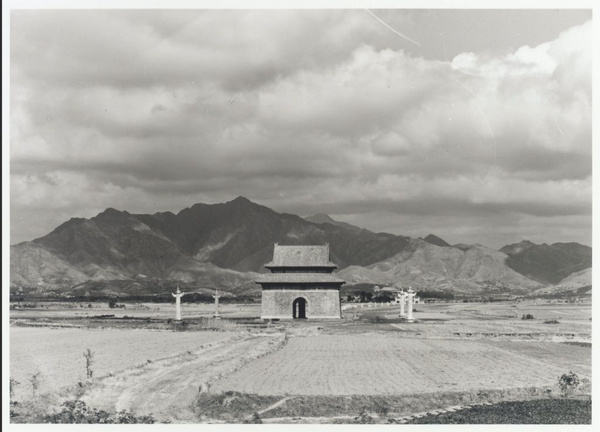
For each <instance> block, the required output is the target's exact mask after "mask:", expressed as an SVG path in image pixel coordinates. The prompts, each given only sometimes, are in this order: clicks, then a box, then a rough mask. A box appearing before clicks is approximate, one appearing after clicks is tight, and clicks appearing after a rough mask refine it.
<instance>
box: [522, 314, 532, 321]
mask: <svg viewBox="0 0 600 432" xmlns="http://www.w3.org/2000/svg"><path fill="white" fill-rule="evenodd" d="M521 319H524V320H531V319H533V315H531V314H524V315H523V317H522V318H521Z"/></svg>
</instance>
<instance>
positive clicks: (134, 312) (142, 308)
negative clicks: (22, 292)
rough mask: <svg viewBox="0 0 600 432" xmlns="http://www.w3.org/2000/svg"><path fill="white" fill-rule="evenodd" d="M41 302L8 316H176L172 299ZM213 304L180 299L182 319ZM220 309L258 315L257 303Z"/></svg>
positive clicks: (204, 313) (228, 314)
mask: <svg viewBox="0 0 600 432" xmlns="http://www.w3.org/2000/svg"><path fill="white" fill-rule="evenodd" d="M90 305H91V307H88V303H66V302H65V303H61V302H49V303H45V302H40V303H38V307H37V308H19V309H12V310H11V311H10V318H11V319H41V318H47V319H72V318H82V319H83V318H90V317H94V316H98V315H114V316H115V318H123V317H125V316H127V317H134V318H146V317H148V318H153V319H169V318H174V317H175V303H126V304H125V308H109V307H108V305H107V304H106V303H90ZM214 313H215V306H214V304H206V303H183V304H182V305H181V317H182V318H183V319H186V318H188V319H190V318H199V317H212V316H213V314H214ZM219 313H220V314H221V315H222V316H223V317H224V318H256V317H259V316H260V304H230V303H221V304H220V305H219Z"/></svg>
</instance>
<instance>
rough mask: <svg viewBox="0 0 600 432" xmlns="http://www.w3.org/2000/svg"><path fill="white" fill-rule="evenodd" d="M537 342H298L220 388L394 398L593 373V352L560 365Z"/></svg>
mask: <svg viewBox="0 0 600 432" xmlns="http://www.w3.org/2000/svg"><path fill="white" fill-rule="evenodd" d="M547 343H548V344H550V343H551V342H547ZM536 344H537V345H535V346H531V347H528V349H527V350H523V349H522V347H521V346H512V345H511V344H510V342H504V341H503V343H502V344H495V343H493V342H492V341H487V342H486V343H480V342H478V341H469V340H442V339H412V338H409V339H405V338H401V337H398V336H397V335H394V334H393V333H387V334H366V335H361V336H358V335H339V336H332V335H322V336H313V337H295V338H291V339H290V341H289V342H288V344H287V345H286V346H285V347H284V348H283V349H282V350H280V351H278V352H276V353H274V354H272V355H270V356H268V357H266V358H261V359H258V360H256V361H254V362H252V363H250V364H249V365H248V366H247V367H246V368H244V369H243V370H241V371H238V372H236V373H234V374H232V375H230V376H229V377H227V378H226V379H224V380H222V381H220V382H219V383H218V384H217V385H216V386H215V390H216V391H227V390H236V391H240V392H247V393H256V394H260V395H284V394H289V395H354V394H365V395H385V394H389V395H392V394H408V393H426V392H435V391H459V390H473V389H492V388H493V389H504V388H511V387H514V388H516V387H525V386H552V385H554V384H555V382H556V380H557V377H559V376H560V375H561V374H562V373H565V372H566V369H565V366H566V365H567V364H572V365H573V370H575V371H577V372H580V373H586V372H589V370H590V366H589V351H590V350H589V348H587V347H577V346H569V347H568V350H562V352H561V354H560V359H559V360H557V359H555V358H553V357H552V356H549V355H547V354H548V353H549V352H551V351H552V348H554V347H550V346H543V345H540V344H542V343H541V342H537V343H536ZM539 352H544V353H546V355H545V356H539V355H538V353H539ZM577 365H579V367H575V366H577Z"/></svg>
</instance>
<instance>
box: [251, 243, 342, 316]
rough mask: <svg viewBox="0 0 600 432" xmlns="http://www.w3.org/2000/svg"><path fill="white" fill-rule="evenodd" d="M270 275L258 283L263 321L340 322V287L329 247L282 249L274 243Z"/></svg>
mask: <svg viewBox="0 0 600 432" xmlns="http://www.w3.org/2000/svg"><path fill="white" fill-rule="evenodd" d="M265 267H266V268H267V269H269V270H270V273H266V274H264V275H262V277H261V278H260V279H258V280H257V281H256V283H258V284H260V285H261V287H262V301H261V318H263V319H280V320H292V319H311V320H312V319H340V318H341V308H340V287H341V286H342V285H343V284H344V283H345V282H344V281H343V280H342V279H339V278H337V277H335V276H334V275H333V274H332V272H333V270H334V269H336V268H337V266H336V265H335V264H334V263H332V262H331V261H330V260H329V244H326V245H322V246H321V245H319V246H281V245H279V244H277V243H275V247H274V250H273V261H271V262H270V263H267V264H265Z"/></svg>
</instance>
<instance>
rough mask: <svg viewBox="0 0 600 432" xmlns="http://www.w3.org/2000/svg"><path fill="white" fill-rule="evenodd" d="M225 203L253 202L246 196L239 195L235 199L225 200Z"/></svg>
mask: <svg viewBox="0 0 600 432" xmlns="http://www.w3.org/2000/svg"><path fill="white" fill-rule="evenodd" d="M225 204H254V203H253V202H252V201H250V200H249V199H248V198H246V197H245V196H241V195H240V196H239V197H237V198H236V199H233V200H231V201H229V202H226V203H225Z"/></svg>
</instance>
